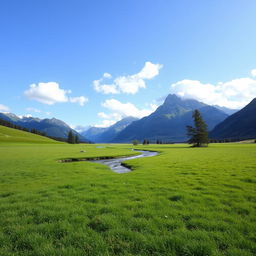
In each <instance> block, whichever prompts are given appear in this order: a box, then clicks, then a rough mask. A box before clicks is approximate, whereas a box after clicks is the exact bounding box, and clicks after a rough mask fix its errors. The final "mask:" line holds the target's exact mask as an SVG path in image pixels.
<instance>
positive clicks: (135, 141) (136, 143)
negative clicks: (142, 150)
mask: <svg viewBox="0 0 256 256" xmlns="http://www.w3.org/2000/svg"><path fill="white" fill-rule="evenodd" d="M139 143H140V142H139V141H138V140H133V141H132V144H133V145H134V146H137V145H138V144H139Z"/></svg>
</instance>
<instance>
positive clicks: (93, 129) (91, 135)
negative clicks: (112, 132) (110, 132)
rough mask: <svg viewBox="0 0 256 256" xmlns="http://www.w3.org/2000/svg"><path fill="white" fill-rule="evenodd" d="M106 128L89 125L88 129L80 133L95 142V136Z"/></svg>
mask: <svg viewBox="0 0 256 256" xmlns="http://www.w3.org/2000/svg"><path fill="white" fill-rule="evenodd" d="M106 130H107V128H102V127H91V128H89V129H88V130H86V131H84V132H81V135H82V136H84V137H86V138H87V139H88V140H90V141H93V142H96V141H97V138H98V137H99V136H100V135H101V134H102V133H103V132H104V131H106Z"/></svg>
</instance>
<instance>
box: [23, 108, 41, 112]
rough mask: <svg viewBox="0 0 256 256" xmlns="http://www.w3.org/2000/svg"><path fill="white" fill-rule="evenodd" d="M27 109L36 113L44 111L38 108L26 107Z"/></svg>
mask: <svg viewBox="0 0 256 256" xmlns="http://www.w3.org/2000/svg"><path fill="white" fill-rule="evenodd" d="M26 110H27V111H29V112H35V113H41V112H42V111H41V110H40V109H37V108H26Z"/></svg>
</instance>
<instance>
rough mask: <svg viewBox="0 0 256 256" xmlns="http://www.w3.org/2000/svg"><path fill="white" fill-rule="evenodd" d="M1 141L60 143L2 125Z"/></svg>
mask: <svg viewBox="0 0 256 256" xmlns="http://www.w3.org/2000/svg"><path fill="white" fill-rule="evenodd" d="M0 142H26V143H60V142H57V141H55V140H52V139H49V138H47V137H44V136H40V135H37V134H33V133H30V132H25V131H21V130H17V129H13V128H9V127H5V126H2V125H0Z"/></svg>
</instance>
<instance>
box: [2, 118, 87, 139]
mask: <svg viewBox="0 0 256 256" xmlns="http://www.w3.org/2000/svg"><path fill="white" fill-rule="evenodd" d="M0 118H1V119H4V120H6V121H9V122H11V123H14V124H16V125H19V126H22V127H25V128H28V129H30V130H31V129H36V130H38V131H40V132H44V133H46V135H47V136H50V137H56V138H67V136H68V133H69V131H70V130H72V131H73V133H74V134H76V135H77V136H78V137H79V140H80V141H86V139H85V138H84V137H83V136H81V135H80V134H79V133H78V132H76V131H75V130H73V129H71V128H70V127H69V126H68V125H67V124H66V123H64V122H63V121H61V120H59V119H56V118H51V119H48V118H46V119H40V118H34V117H21V118H20V117H18V116H16V115H15V114H12V113H0Z"/></svg>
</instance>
